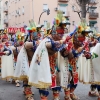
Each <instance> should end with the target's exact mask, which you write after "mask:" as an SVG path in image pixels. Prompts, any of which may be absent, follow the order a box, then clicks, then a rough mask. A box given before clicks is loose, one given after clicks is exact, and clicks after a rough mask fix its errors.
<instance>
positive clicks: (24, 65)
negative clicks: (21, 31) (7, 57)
mask: <svg viewBox="0 0 100 100" xmlns="http://www.w3.org/2000/svg"><path fill="white" fill-rule="evenodd" d="M30 24H31V27H30V28H28V32H29V34H28V35H29V38H27V39H29V42H30V43H32V47H31V48H26V45H27V43H29V42H27V39H25V43H24V45H23V47H22V48H21V50H20V52H19V54H18V58H17V63H16V70H15V74H14V76H15V77H16V78H18V79H21V80H23V87H24V91H23V92H24V94H25V96H26V98H27V99H28V100H33V93H32V91H31V86H30V85H28V71H29V66H30V63H31V59H32V57H33V54H34V52H35V50H36V48H37V46H38V45H37V41H38V39H39V37H38V36H37V35H38V32H39V31H40V30H38V29H39V28H40V27H36V25H35V23H34V22H31V23H30ZM33 24H34V25H33ZM40 29H41V28H40Z"/></svg>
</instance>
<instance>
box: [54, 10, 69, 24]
mask: <svg viewBox="0 0 100 100" xmlns="http://www.w3.org/2000/svg"><path fill="white" fill-rule="evenodd" d="M61 23H62V24H65V23H67V21H66V18H65V17H64V16H63V12H62V11H58V12H57V16H56V17H55V18H54V22H53V24H54V25H56V26H59V25H60V24H61Z"/></svg>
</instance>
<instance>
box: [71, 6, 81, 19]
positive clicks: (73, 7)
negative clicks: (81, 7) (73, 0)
mask: <svg viewBox="0 0 100 100" xmlns="http://www.w3.org/2000/svg"><path fill="white" fill-rule="evenodd" d="M72 10H73V12H77V13H78V15H79V18H80V19H81V15H80V13H81V11H76V10H75V6H72Z"/></svg>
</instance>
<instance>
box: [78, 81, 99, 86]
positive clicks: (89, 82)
mask: <svg viewBox="0 0 100 100" xmlns="http://www.w3.org/2000/svg"><path fill="white" fill-rule="evenodd" d="M79 82H81V83H83V84H97V85H100V82H83V81H79Z"/></svg>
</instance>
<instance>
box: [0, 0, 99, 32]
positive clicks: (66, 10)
mask: <svg viewBox="0 0 100 100" xmlns="http://www.w3.org/2000/svg"><path fill="white" fill-rule="evenodd" d="M2 1H3V3H2V4H3V8H2V9H3V10H2V11H3V15H2V19H3V21H4V26H5V27H22V26H24V25H27V26H28V25H29V20H31V19H33V20H34V21H35V22H36V23H37V24H38V22H39V17H40V14H41V13H42V12H43V11H46V10H48V9H50V14H49V15H47V13H46V12H45V13H43V14H42V16H41V18H40V24H44V25H45V24H46V23H47V22H50V23H51V25H52V23H53V19H54V17H56V13H57V11H58V10H62V11H63V15H64V16H65V17H66V18H67V19H68V20H69V21H70V22H71V25H70V30H72V29H73V28H74V24H77V25H78V24H79V22H80V18H79V16H78V13H77V12H75V11H73V5H74V7H75V10H77V11H78V10H79V7H78V5H77V4H76V3H75V2H74V1H75V0H53V1H51V0H41V1H40V0H2ZM89 6H90V8H89V11H88V12H87V22H88V24H89V25H90V26H94V27H95V28H96V29H98V31H99V30H100V17H99V15H100V14H99V13H100V12H99V11H100V3H99V2H97V1H96V0H91V3H90V4H89Z"/></svg>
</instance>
